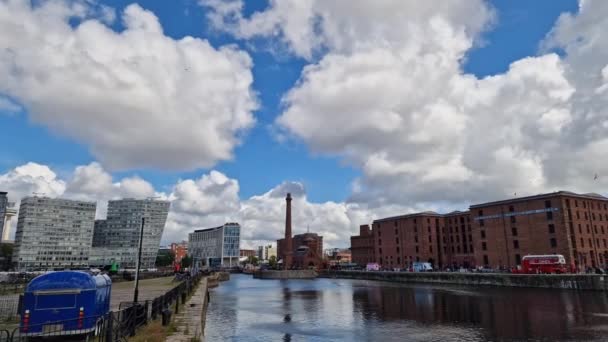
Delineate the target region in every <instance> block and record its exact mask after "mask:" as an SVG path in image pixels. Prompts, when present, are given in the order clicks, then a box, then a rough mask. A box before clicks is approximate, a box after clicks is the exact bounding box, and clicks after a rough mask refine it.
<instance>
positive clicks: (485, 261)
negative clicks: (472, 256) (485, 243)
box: [483, 255, 490, 266]
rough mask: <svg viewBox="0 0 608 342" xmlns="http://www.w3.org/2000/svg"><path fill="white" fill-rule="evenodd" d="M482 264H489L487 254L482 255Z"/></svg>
mask: <svg viewBox="0 0 608 342" xmlns="http://www.w3.org/2000/svg"><path fill="white" fill-rule="evenodd" d="M483 264H484V265H486V266H487V265H488V264H490V261H489V260H488V256H487V255H484V256H483Z"/></svg>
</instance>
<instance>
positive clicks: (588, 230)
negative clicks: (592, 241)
mask: <svg viewBox="0 0 608 342" xmlns="http://www.w3.org/2000/svg"><path fill="white" fill-rule="evenodd" d="M587 234H591V229H590V228H589V225H587Z"/></svg>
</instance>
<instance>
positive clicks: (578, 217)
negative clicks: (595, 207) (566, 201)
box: [576, 211, 581, 220]
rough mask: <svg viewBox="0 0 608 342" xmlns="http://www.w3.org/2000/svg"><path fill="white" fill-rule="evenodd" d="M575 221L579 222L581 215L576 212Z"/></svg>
mask: <svg viewBox="0 0 608 342" xmlns="http://www.w3.org/2000/svg"><path fill="white" fill-rule="evenodd" d="M576 219H577V220H580V219H581V214H579V212H578V211H577V212H576Z"/></svg>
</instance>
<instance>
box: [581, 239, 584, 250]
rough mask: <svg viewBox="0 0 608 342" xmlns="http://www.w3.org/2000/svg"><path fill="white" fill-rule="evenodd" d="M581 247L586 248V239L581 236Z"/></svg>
mask: <svg viewBox="0 0 608 342" xmlns="http://www.w3.org/2000/svg"><path fill="white" fill-rule="evenodd" d="M581 248H585V240H583V238H581Z"/></svg>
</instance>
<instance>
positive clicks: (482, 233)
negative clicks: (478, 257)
mask: <svg viewBox="0 0 608 342" xmlns="http://www.w3.org/2000/svg"><path fill="white" fill-rule="evenodd" d="M481 238H482V239H485V238H486V231H485V230H482V231H481Z"/></svg>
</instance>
